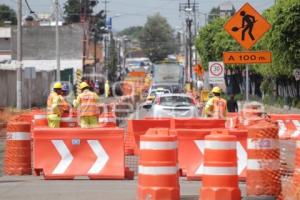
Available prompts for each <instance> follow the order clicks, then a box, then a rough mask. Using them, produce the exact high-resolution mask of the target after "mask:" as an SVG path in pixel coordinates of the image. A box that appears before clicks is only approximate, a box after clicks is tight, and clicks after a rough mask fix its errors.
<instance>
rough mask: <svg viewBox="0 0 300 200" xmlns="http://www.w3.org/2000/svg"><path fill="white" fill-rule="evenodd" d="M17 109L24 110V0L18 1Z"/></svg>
mask: <svg viewBox="0 0 300 200" xmlns="http://www.w3.org/2000/svg"><path fill="white" fill-rule="evenodd" d="M17 17H18V25H17V88H16V90H17V109H18V110H20V109H21V108H22V0H18V1H17Z"/></svg>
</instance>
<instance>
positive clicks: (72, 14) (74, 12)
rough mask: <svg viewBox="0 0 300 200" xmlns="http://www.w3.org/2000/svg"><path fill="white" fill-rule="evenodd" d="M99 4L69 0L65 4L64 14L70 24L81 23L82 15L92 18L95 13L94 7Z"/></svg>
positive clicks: (93, 0)
mask: <svg viewBox="0 0 300 200" xmlns="http://www.w3.org/2000/svg"><path fill="white" fill-rule="evenodd" d="M97 4H98V1H97V0H68V1H67V2H66V3H65V4H64V13H65V15H66V21H67V22H68V23H78V22H80V13H82V14H83V13H86V15H87V16H90V15H91V14H92V13H93V7H95V6H96V5H97Z"/></svg>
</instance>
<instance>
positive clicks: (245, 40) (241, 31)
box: [223, 3, 272, 101]
mask: <svg viewBox="0 0 300 200" xmlns="http://www.w3.org/2000/svg"><path fill="white" fill-rule="evenodd" d="M270 28H271V24H269V23H268V21H267V20H265V19H264V17H263V16H261V15H260V14H259V13H258V12H257V11H256V10H255V9H254V8H253V7H252V6H251V5H250V4H249V3H246V4H244V5H243V6H242V7H241V8H240V9H239V10H238V11H237V12H236V14H235V15H234V16H233V17H232V18H231V19H230V20H229V21H228V22H227V23H226V24H225V25H224V29H225V30H226V31H227V32H228V33H229V34H230V35H231V36H232V38H233V39H235V40H236V41H237V42H238V43H239V44H240V45H241V46H242V47H243V48H244V49H248V50H249V49H251V48H252V47H253V45H255V44H256V43H257V42H258V41H259V39H260V38H261V37H262V36H263V35H264V34H265V33H266V32H267V31H268V30H269V29H270ZM271 55H272V54H271V52H246V51H244V52H224V53H223V57H224V63H226V64H246V101H249V65H248V64H259V63H271V62H272V56H271Z"/></svg>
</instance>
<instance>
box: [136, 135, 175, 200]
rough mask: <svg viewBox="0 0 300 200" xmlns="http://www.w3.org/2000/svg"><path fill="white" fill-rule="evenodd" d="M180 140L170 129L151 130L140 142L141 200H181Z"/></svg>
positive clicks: (139, 193) (139, 175) (139, 187)
mask: <svg viewBox="0 0 300 200" xmlns="http://www.w3.org/2000/svg"><path fill="white" fill-rule="evenodd" d="M177 163H178V162H177V136H176V135H175V134H172V133H171V132H170V131H169V129H149V130H148V131H147V132H146V134H145V135H143V136H141V141H140V161H139V170H138V198H137V199H139V200H145V199H151V200H162V199H163V200H179V199H180V189H179V170H178V165H177Z"/></svg>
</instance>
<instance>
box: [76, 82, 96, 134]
mask: <svg viewBox="0 0 300 200" xmlns="http://www.w3.org/2000/svg"><path fill="white" fill-rule="evenodd" d="M79 88H80V90H81V94H79V95H78V97H77V99H75V100H74V102H73V106H74V107H75V108H78V111H77V113H78V115H79V116H80V122H79V124H80V127H81V128H94V127H96V126H97V125H98V115H99V103H100V99H99V97H98V95H97V94H96V93H95V92H92V91H91V90H90V87H89V85H88V84H87V83H86V82H82V83H80V86H79Z"/></svg>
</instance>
